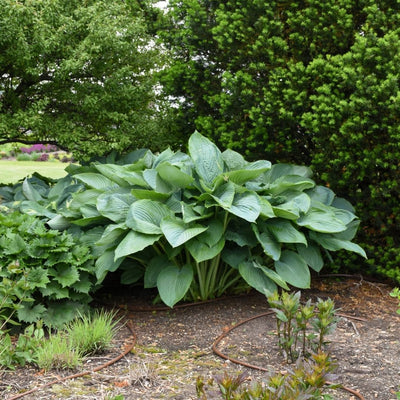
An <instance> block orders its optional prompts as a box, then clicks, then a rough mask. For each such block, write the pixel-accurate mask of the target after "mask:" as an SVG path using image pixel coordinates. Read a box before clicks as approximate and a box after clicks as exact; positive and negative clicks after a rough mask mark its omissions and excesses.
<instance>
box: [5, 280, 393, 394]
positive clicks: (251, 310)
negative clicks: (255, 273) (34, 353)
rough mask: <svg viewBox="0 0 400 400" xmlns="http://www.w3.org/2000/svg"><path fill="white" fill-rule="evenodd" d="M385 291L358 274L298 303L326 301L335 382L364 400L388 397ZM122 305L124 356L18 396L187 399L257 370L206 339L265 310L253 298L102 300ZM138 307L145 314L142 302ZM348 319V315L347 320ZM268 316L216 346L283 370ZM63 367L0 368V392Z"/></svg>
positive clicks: (389, 335) (321, 284)
mask: <svg viewBox="0 0 400 400" xmlns="http://www.w3.org/2000/svg"><path fill="white" fill-rule="evenodd" d="M390 290H391V287H390V286H388V285H385V284H383V283H376V282H369V281H366V280H363V279H361V278H346V279H344V280H337V279H324V280H317V281H314V284H313V289H311V290H309V291H303V294H302V298H303V300H305V299H307V298H310V297H311V298H312V299H313V300H316V299H317V298H318V297H319V298H323V299H325V298H328V297H329V298H331V299H333V300H334V301H335V304H336V306H337V307H339V308H340V313H341V314H345V315H346V316H345V317H343V318H342V320H341V321H340V323H339V324H338V329H337V330H336V332H335V334H333V335H332V336H331V337H330V340H331V342H332V343H331V345H330V347H329V350H330V352H331V354H332V357H333V359H334V360H336V362H337V364H338V368H337V370H336V374H337V379H336V382H337V383H342V384H343V385H345V386H346V387H347V388H349V389H352V390H354V391H358V392H359V393H360V394H362V396H364V398H365V399H378V400H392V399H393V400H394V399H396V395H395V391H397V390H398V385H399V368H398V360H399V356H400V347H399V339H398V338H399V337H400V319H399V316H398V315H397V314H396V309H397V302H396V300H395V299H393V298H391V297H390V296H389V293H390ZM112 298H113V299H114V300H115V301H116V303H115V305H116V306H117V305H118V306H122V307H123V308H125V309H126V310H127V311H126V315H127V317H128V318H129V319H130V320H131V321H132V325H133V331H134V333H135V336H136V338H137V340H136V345H135V347H134V349H133V351H132V352H130V353H129V354H128V355H127V356H126V357H123V358H122V359H121V360H120V361H118V362H116V363H115V364H113V365H111V366H109V367H107V368H104V369H102V370H100V371H98V372H96V373H94V374H90V375H89V374H87V375H85V376H83V377H79V378H76V379H72V380H66V381H64V382H59V383H57V384H53V385H51V386H49V387H46V388H43V389H42V390H39V391H37V392H35V393H31V394H28V395H26V396H24V397H23V398H24V399H61V398H62V399H109V400H111V399H115V400H122V399H176V400H179V399H181V400H188V399H196V395H195V381H196V378H197V377H198V376H203V377H205V378H208V377H210V376H212V375H215V374H221V373H223V372H224V371H228V372H230V373H233V374H237V373H238V372H240V371H247V372H248V373H249V376H250V377H251V378H252V379H254V380H262V379H263V378H264V377H265V372H262V371H259V370H255V369H251V368H246V367H243V366H241V365H238V364H235V363H233V362H231V361H227V360H225V359H223V358H221V357H218V356H217V355H215V354H214V353H213V351H212V344H213V342H214V341H215V339H216V338H217V337H218V336H219V335H221V333H223V332H227V331H228V330H229V329H230V328H232V327H233V326H234V325H235V324H237V323H238V322H240V321H243V320H244V319H246V318H249V317H253V316H257V315H260V314H262V313H265V312H266V311H267V310H268V305H267V302H266V300H265V298H264V297H263V296H262V295H259V294H257V293H254V292H252V293H251V294H249V295H247V296H240V297H229V298H225V299H222V300H218V301H215V302H210V303H205V304H202V305H196V306H191V307H176V308H174V309H173V310H158V311H154V310H151V309H150V307H149V305H148V303H146V302H144V300H143V299H140V298H138V299H137V298H134V297H127V296H121V297H119V298H116V297H115V295H113V297H112ZM147 307H149V308H148V311H144V310H146V308H147ZM352 317H355V318H352ZM273 318H274V317H273V316H264V317H260V318H256V319H254V320H251V321H249V322H248V323H245V324H243V325H241V326H240V327H237V328H235V329H234V330H232V331H231V332H229V334H228V335H227V336H226V337H225V338H224V339H223V340H222V341H221V342H220V344H219V345H218V349H219V350H220V351H221V352H223V353H224V354H225V355H227V356H228V357H230V358H234V359H238V360H241V361H244V362H246V363H251V364H254V365H257V366H260V367H262V368H266V369H270V370H271V372H277V371H284V370H287V369H288V368H290V366H288V365H286V364H285V363H284V362H283V360H282V358H281V356H280V355H279V352H278V348H277V346H276V337H275V336H274V335H273V334H271V333H272V332H273V331H274V326H275V323H274V321H273ZM131 340H132V334H131V332H130V330H129V329H128V328H127V327H124V328H122V329H121V330H120V331H119V334H118V338H117V339H116V341H115V343H114V348H113V350H112V351H111V352H110V353H109V354H106V355H105V356H104V357H100V358H99V357H97V358H93V359H89V360H87V362H86V364H85V368H84V369H85V370H90V369H93V368H95V367H96V366H99V365H101V364H102V363H105V362H106V361H107V360H110V359H112V358H114V357H116V356H117V355H118V354H120V353H121V351H123V349H124V348H126V344H127V343H129V341H131ZM65 375H67V373H66V372H63V371H58V372H54V371H51V372H47V373H43V372H40V371H38V370H36V369H33V368H19V369H17V371H11V372H6V371H3V372H1V385H0V397H1V398H3V399H11V398H13V395H15V394H17V393H21V392H22V391H24V390H28V389H32V388H35V387H37V386H40V385H43V384H45V383H46V382H50V381H54V380H56V379H58V377H61V376H65ZM333 398H334V399H343V400H344V399H347V400H348V399H357V397H356V396H355V395H354V394H352V393H351V392H349V391H345V390H336V391H335V392H334V394H333Z"/></svg>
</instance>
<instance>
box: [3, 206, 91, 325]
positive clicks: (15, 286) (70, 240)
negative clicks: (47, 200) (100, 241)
mask: <svg viewBox="0 0 400 400" xmlns="http://www.w3.org/2000/svg"><path fill="white" fill-rule="evenodd" d="M94 284H95V278H94V263H93V259H92V255H91V252H90V249H89V248H88V247H87V246H85V245H83V244H81V243H79V238H78V237H77V236H75V237H74V236H72V235H71V234H69V233H68V232H66V231H64V232H60V231H57V230H49V229H47V228H46V227H45V224H44V222H43V221H41V220H39V219H38V218H35V217H34V216H30V215H27V214H21V213H19V212H14V213H5V214H1V213H0V293H2V294H3V295H4V296H6V297H8V301H5V302H4V301H3V303H2V309H1V313H2V314H6V315H7V314H8V313H10V312H12V310H15V309H16V311H17V317H18V319H19V320H20V321H25V322H28V323H31V322H36V321H37V320H39V319H43V320H44V322H45V324H46V325H48V326H53V327H54V326H56V327H57V326H61V325H62V324H63V323H65V322H67V321H69V320H71V319H73V318H74V316H75V313H76V311H77V310H78V309H82V307H83V306H84V304H87V303H89V302H90V300H91V297H90V295H89V292H91V291H92V290H93V288H94ZM10 289H12V290H11V291H10Z"/></svg>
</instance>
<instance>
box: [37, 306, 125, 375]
mask: <svg viewBox="0 0 400 400" xmlns="http://www.w3.org/2000/svg"><path fill="white" fill-rule="evenodd" d="M115 317H116V312H107V311H103V310H101V311H98V310H96V311H94V312H93V313H90V314H86V315H80V316H79V317H78V318H76V319H75V320H73V321H72V322H70V323H69V324H68V325H67V326H66V327H65V328H64V329H63V330H59V331H58V332H57V333H55V334H52V335H50V337H49V338H48V340H46V341H44V343H43V344H42V346H41V347H40V348H39V349H38V351H37V355H36V359H37V362H36V363H37V365H38V367H39V368H43V369H45V370H49V369H59V370H60V369H76V368H78V367H79V366H80V365H82V361H83V359H84V358H85V357H87V356H89V355H93V354H96V353H101V352H104V351H106V350H107V349H109V348H110V347H111V342H112V340H113V338H114V337H115V334H116V332H117V330H118V328H117V324H118V323H119V321H120V320H119V319H115Z"/></svg>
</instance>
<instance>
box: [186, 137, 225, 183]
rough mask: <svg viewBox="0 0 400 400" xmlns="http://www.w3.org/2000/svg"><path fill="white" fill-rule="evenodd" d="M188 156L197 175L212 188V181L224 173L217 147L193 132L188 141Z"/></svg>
mask: <svg viewBox="0 0 400 400" xmlns="http://www.w3.org/2000/svg"><path fill="white" fill-rule="evenodd" d="M189 154H190V156H191V157H192V160H193V162H194V167H195V169H196V172H197V173H198V175H199V176H200V177H201V179H202V180H203V181H204V183H205V184H206V185H207V186H209V187H212V183H213V181H214V179H215V178H217V177H218V176H219V175H221V174H222V173H223V172H224V160H223V158H222V154H221V152H220V150H219V149H218V147H217V146H216V145H215V144H214V143H212V142H211V141H210V140H208V139H207V138H205V137H204V136H202V135H201V134H200V133H198V132H195V133H193V134H192V135H191V136H190V139H189Z"/></svg>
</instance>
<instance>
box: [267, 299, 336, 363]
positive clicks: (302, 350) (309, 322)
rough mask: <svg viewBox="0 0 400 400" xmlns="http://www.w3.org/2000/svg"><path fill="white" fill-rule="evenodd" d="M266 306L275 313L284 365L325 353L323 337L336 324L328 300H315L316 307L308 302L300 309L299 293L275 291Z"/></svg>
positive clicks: (331, 304)
mask: <svg viewBox="0 0 400 400" xmlns="http://www.w3.org/2000/svg"><path fill="white" fill-rule="evenodd" d="M268 303H269V305H270V306H271V307H272V310H273V311H274V312H275V316H276V325H277V334H278V345H279V347H280V349H281V350H282V352H283V354H284V356H285V358H286V361H287V362H294V361H295V360H297V359H298V358H299V357H301V356H302V357H309V356H310V354H313V353H314V354H315V353H320V352H322V351H323V350H324V346H325V345H326V344H327V342H326V335H328V334H330V333H332V332H333V331H334V330H335V329H336V324H337V322H338V318H337V317H336V310H335V308H334V303H333V301H332V300H331V299H328V300H325V301H323V300H321V299H318V301H317V303H316V304H312V303H311V300H308V301H307V303H306V304H305V305H304V306H302V305H301V304H300V292H297V293H294V294H290V293H288V292H282V293H281V294H280V295H279V294H278V292H275V293H274V294H273V295H271V296H269V297H268Z"/></svg>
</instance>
